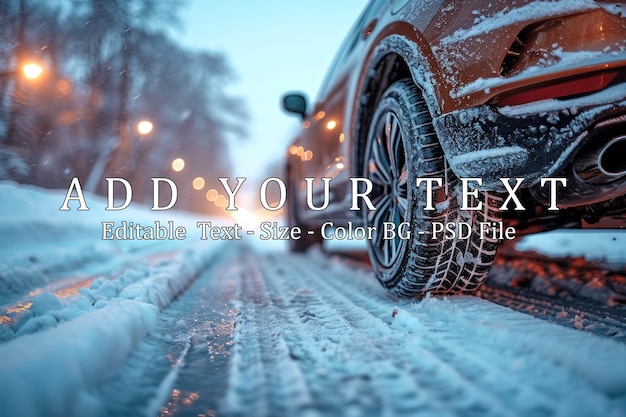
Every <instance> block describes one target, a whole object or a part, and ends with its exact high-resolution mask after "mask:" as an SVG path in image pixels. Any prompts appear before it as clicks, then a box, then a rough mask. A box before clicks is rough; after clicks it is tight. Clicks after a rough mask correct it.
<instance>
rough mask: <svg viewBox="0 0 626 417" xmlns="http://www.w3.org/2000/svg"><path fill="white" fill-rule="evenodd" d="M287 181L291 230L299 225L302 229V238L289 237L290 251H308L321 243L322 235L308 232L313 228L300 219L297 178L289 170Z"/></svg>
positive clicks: (288, 214)
mask: <svg viewBox="0 0 626 417" xmlns="http://www.w3.org/2000/svg"><path fill="white" fill-rule="evenodd" d="M287 181H288V184H289V185H288V190H287V223H288V225H289V229H290V230H293V228H294V227H298V228H300V230H301V231H302V233H301V235H300V239H289V251H290V252H296V253H298V252H300V253H301V252H306V251H307V250H308V249H309V248H310V247H312V246H314V245H318V244H319V245H321V244H322V237H321V235H320V234H319V233H313V234H309V233H308V231H309V230H312V229H310V228H309V226H307V225H306V224H305V223H303V222H302V221H301V220H300V214H299V210H298V202H297V198H296V191H297V186H296V180H295V179H294V178H292V177H291V174H290V173H289V172H288V173H287Z"/></svg>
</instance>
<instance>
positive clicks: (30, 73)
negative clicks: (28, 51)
mask: <svg viewBox="0 0 626 417" xmlns="http://www.w3.org/2000/svg"><path fill="white" fill-rule="evenodd" d="M20 73H21V74H22V75H23V76H24V77H25V78H26V79H28V80H34V79H36V78H39V77H41V75H42V74H43V67H42V66H41V65H40V64H37V63H35V62H29V63H28V64H24V65H22V67H21V68H20V70H17V69H14V70H12V71H4V72H0V78H3V77H13V76H15V75H18V74H20Z"/></svg>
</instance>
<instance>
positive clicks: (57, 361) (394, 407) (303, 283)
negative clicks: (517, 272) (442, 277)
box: [0, 244, 626, 416]
mask: <svg viewBox="0 0 626 417" xmlns="http://www.w3.org/2000/svg"><path fill="white" fill-rule="evenodd" d="M125 258H126V261H127V262H121V261H120V260H118V261H116V262H113V261H112V260H110V261H109V262H104V263H103V262H102V261H101V260H100V261H98V262H100V263H99V265H100V268H101V269H106V267H105V266H106V265H108V268H109V274H108V275H106V276H102V275H99V278H96V279H95V280H92V281H89V282H88V283H83V284H81V285H82V286H83V287H85V288H84V289H83V290H78V291H77V290H76V289H75V288H74V287H76V286H77V282H78V283H81V282H82V281H81V280H78V281H76V280H73V281H72V280H70V281H67V280H64V281H61V282H66V283H67V287H68V288H70V289H73V292H72V291H66V292H63V288H58V287H59V286H61V287H62V285H61V284H59V283H58V282H57V283H56V284H55V291H56V292H54V294H55V295H56V298H57V299H58V300H56V301H55V300H53V299H51V298H50V297H49V296H44V295H42V294H49V293H48V292H45V291H44V292H43V293H42V294H39V292H40V291H35V292H34V293H32V295H25V297H26V298H28V297H31V299H32V300H31V302H32V304H31V305H28V303H26V304H24V303H22V304H20V303H18V304H11V305H12V306H13V307H8V308H7V307H6V306H5V308H4V315H3V316H2V317H4V321H5V327H4V328H5V333H6V331H7V330H6V329H7V327H8V325H6V322H7V320H8V322H9V323H10V326H13V327H12V328H13V329H17V330H16V334H15V335H14V336H13V337H14V338H13V340H8V339H11V337H7V336H6V334H5V337H4V338H5V339H6V341H5V343H3V344H0V357H2V358H3V360H2V363H1V364H0V371H1V372H0V382H1V384H0V385H2V387H3V388H2V390H0V404H2V407H3V410H4V411H8V412H9V414H6V415H12V416H20V415H29V416H36V415H58V416H69V415H76V416H78V415H120V416H122V415H136V416H137V415H145V416H152V415H156V414H157V413H161V414H162V415H177V416H198V415H207V416H208V415H225V416H252V415H254V416H294V415H307V416H318V415H319V416H334V415H345V416H360V415H372V416H379V415H386V416H397V415H406V416H413V415H437V416H442V415H443V416H445V415H457V416H468V415H476V416H490V415H492V416H529V415H532V416H572V415H580V416H622V415H626V345H625V344H623V343H618V342H616V341H615V340H610V339H608V338H600V337H598V336H595V335H592V334H589V333H585V332H581V331H578V330H574V329H570V328H565V327H562V326H559V325H556V324H552V323H548V322H546V321H544V320H539V319H537V318H533V317H531V316H529V315H525V314H522V313H519V312H516V311H513V310H510V309H508V308H505V307H502V306H500V305H497V304H494V303H491V302H489V301H486V300H483V299H481V298H478V297H448V298H427V299H425V300H422V301H417V300H402V299H397V298H394V297H392V296H390V295H388V294H387V293H386V292H385V291H384V290H383V289H382V288H381V287H380V286H379V284H378V283H377V282H376V281H375V278H374V277H373V273H372V272H371V270H370V269H369V268H368V266H367V265H366V264H363V263H359V262H353V261H350V260H346V259H345V258H344V257H342V256H339V255H327V254H324V253H322V252H319V251H313V252H312V253H309V254H307V255H291V254H287V253H285V252H264V251H259V250H256V249H252V248H249V247H247V246H244V245H237V244H233V245H224V246H222V247H219V248H218V249H215V248H213V249H211V250H207V249H206V248H204V247H200V248H198V247H191V248H186V249H185V250H181V251H172V249H171V248H169V249H168V250H167V251H166V252H164V253H158V252H156V253H155V252H154V250H152V251H150V252H149V253H147V254H145V253H139V254H132V255H126V257H125ZM94 262H95V261H94ZM103 265H104V266H103ZM81 285H78V286H81ZM87 287H88V288H89V289H87ZM490 291H491V293H494V291H493V289H490V290H487V291H486V293H489V292H490ZM65 293H68V294H70V295H66V297H65V298H63V297H61V295H63V294H65ZM72 294H73V295H72ZM501 295H502V294H501ZM494 297H495V296H494ZM85 299H89V300H90V301H92V302H93V304H94V306H92V305H87V306H85V305H84V304H85ZM536 300H537V299H536V298H534V299H533V301H532V302H533V303H535V302H536ZM517 302H518V303H519V302H522V301H520V299H519V298H518V299H517ZM16 305H19V306H21V307H20V308H21V310H20V308H16V307H15V306H16ZM18 311H21V313H16V312H18ZM24 312H30V313H28V314H25V313H24ZM24 314H25V316H24ZM29 314H30V315H29ZM20 317H22V318H20ZM24 317H26V318H24ZM54 320H56V321H57V322H58V324H57V323H52V324H51V323H50V322H51V321H54ZM27 326H30V330H28V331H25V330H21V331H20V329H24V328H26V329H29V327H27ZM35 326H38V328H37V331H35V330H33V327H35ZM24 333H33V334H24Z"/></svg>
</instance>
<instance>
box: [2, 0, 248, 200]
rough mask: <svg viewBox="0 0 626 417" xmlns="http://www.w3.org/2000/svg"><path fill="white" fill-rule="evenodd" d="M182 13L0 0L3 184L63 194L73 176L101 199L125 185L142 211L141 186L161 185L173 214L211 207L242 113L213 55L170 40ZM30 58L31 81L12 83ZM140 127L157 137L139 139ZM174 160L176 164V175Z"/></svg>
mask: <svg viewBox="0 0 626 417" xmlns="http://www.w3.org/2000/svg"><path fill="white" fill-rule="evenodd" d="M181 7H182V4H181V2H180V0H168V1H161V0H57V1H49V0H0V179H11V180H14V181H18V182H22V183H31V184H36V185H40V186H44V187H51V188H67V187H68V185H69V183H70V181H71V178H73V177H79V178H80V180H81V184H82V185H83V189H84V190H86V191H87V190H90V191H95V192H99V193H101V194H103V193H105V185H106V184H105V181H104V178H105V177H123V178H125V179H127V180H128V181H129V182H130V183H131V184H132V186H133V194H134V199H135V200H138V201H148V202H150V201H151V199H152V183H151V182H150V177H155V176H159V177H168V178H171V179H173V180H174V181H175V182H176V184H177V185H178V189H179V202H178V204H177V206H176V207H177V208H185V209H192V210H198V211H202V212H207V211H210V210H211V209H213V210H216V207H215V206H214V205H212V204H210V203H208V202H207V201H206V199H205V195H204V194H205V191H206V190H208V189H210V188H218V189H221V188H219V187H221V186H220V185H219V182H218V180H217V177H218V176H229V175H231V172H230V169H231V163H230V159H229V154H228V145H227V141H228V140H236V139H237V138H244V137H245V127H244V126H245V125H244V122H245V119H246V112H245V108H244V106H243V103H242V102H241V100H239V99H238V98H234V97H231V96H229V95H228V94H227V93H226V92H225V87H226V86H227V85H228V84H229V83H231V82H232V81H234V79H233V74H232V71H231V69H230V68H229V67H228V64H227V62H226V60H225V58H224V57H223V56H222V55H219V54H213V53H210V52H206V51H191V50H188V49H185V48H183V47H182V46H181V45H179V44H177V43H176V42H175V41H174V40H172V38H171V37H170V35H169V34H170V33H171V31H172V30H174V29H177V28H179V24H180V23H179V20H178V17H177V15H178V12H179V10H180V8H181ZM29 61H33V62H40V63H42V66H43V68H44V70H43V73H42V74H41V76H40V77H37V78H36V79H33V80H28V79H26V78H24V77H23V76H21V75H20V73H19V68H20V66H21V65H23V64H24V63H26V62H29ZM141 120H149V121H150V122H152V123H153V125H154V129H153V130H152V131H151V132H150V133H146V134H141V133H140V132H139V131H138V130H137V123H138V122H139V121H141ZM175 158H182V159H183V160H184V161H185V168H184V169H183V170H182V171H180V172H175V171H174V170H173V169H172V161H173V160H174V159H175ZM196 177H203V178H204V179H205V181H206V185H205V186H204V187H203V188H202V189H200V190H194V189H193V188H192V181H193V179H194V178H196ZM165 197H167V196H165ZM220 211H221V209H220Z"/></svg>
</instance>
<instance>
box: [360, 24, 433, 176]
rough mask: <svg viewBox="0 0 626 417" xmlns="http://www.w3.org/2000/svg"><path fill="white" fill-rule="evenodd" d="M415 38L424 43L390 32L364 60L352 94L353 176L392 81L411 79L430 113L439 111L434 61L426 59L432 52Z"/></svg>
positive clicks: (422, 40) (423, 40)
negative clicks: (355, 89)
mask: <svg viewBox="0 0 626 417" xmlns="http://www.w3.org/2000/svg"><path fill="white" fill-rule="evenodd" d="M416 36H418V35H416ZM417 41H419V42H420V43H423V44H426V41H425V39H423V38H422V37H419V36H418V39H416V40H412V39H409V38H407V37H406V36H402V35H397V34H392V35H389V36H387V37H385V38H384V39H382V40H381V41H380V42H378V43H377V45H376V47H374V48H373V50H372V51H371V52H370V54H369V56H368V58H367V59H366V62H367V63H366V65H364V67H363V68H364V70H363V71H362V75H361V77H360V81H359V86H358V88H357V91H356V95H355V103H357V106H356V111H355V112H353V116H352V125H353V126H354V129H353V132H354V136H353V140H354V144H353V145H354V146H353V147H352V149H353V152H354V154H353V155H352V157H353V159H352V160H353V161H354V163H353V164H352V174H353V175H355V176H359V175H360V172H359V170H360V167H361V164H362V162H363V157H364V149H363V148H364V144H365V140H366V139H367V133H368V130H369V122H370V120H371V118H372V116H373V114H374V111H375V110H376V106H377V104H378V102H379V101H380V98H381V96H382V94H383V93H384V92H385V90H387V88H388V87H389V86H391V85H392V84H393V83H395V82H397V81H399V80H402V79H407V78H410V79H411V80H412V81H413V83H414V84H415V85H416V86H417V87H418V88H419V89H420V90H421V91H422V94H423V96H424V98H425V100H426V103H427V105H428V108H429V110H430V113H431V116H432V117H436V116H438V115H440V114H441V107H440V104H439V99H438V95H437V93H436V90H435V85H436V84H435V81H434V79H435V78H434V72H433V70H436V68H433V66H436V63H435V62H431V61H429V59H428V58H427V57H428V56H430V57H431V59H432V57H433V55H432V53H431V54H428V53H426V52H425V51H424V50H423V48H422V47H420V46H419V44H418V42H417Z"/></svg>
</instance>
